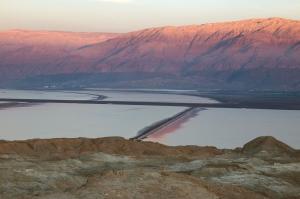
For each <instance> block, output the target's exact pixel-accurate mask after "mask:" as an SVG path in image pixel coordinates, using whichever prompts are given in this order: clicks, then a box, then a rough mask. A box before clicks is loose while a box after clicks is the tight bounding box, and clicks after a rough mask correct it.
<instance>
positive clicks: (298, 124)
mask: <svg viewBox="0 0 300 199" xmlns="http://www.w3.org/2000/svg"><path fill="white" fill-rule="evenodd" d="M265 135H271V136H275V137H276V138H277V139H279V140H281V141H284V142H285V143H287V144H289V145H290V146H293V147H295V148H298V149H299V148H300V111H291V110H258V109H206V110H202V111H199V112H198V113H197V115H194V116H193V117H191V118H187V119H184V120H183V121H178V122H177V123H174V124H172V125H171V126H169V127H168V128H166V129H163V130H161V131H160V132H157V133H156V134H155V135H153V136H151V137H150V138H149V139H148V140H152V141H159V142H162V143H164V144H168V145H201V146H206V145H210V146H217V147H219V148H235V147H240V146H243V145H244V144H245V143H246V142H248V141H250V140H252V139H254V138H256V137H258V136H265Z"/></svg>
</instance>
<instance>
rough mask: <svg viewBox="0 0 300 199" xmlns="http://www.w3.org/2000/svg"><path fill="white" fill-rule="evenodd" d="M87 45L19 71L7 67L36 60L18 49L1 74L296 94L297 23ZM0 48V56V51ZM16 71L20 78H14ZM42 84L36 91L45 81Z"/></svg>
mask: <svg viewBox="0 0 300 199" xmlns="http://www.w3.org/2000/svg"><path fill="white" fill-rule="evenodd" d="M29 34H30V33H29ZM1 40H3V39H1ZM15 40H16V39H14V41H15ZM1 43H2V42H1ZM90 43H91V44H90V45H87V44H84V45H77V47H78V48H76V49H71V50H69V51H68V53H59V56H58V57H57V58H56V59H53V61H51V62H47V64H43V63H42V64H39V63H38V64H36V65H35V67H33V66H32V67H28V68H26V70H25V68H24V66H23V65H17V64H15V61H16V60H22V61H24V62H25V60H28V61H31V59H38V60H43V59H40V58H39V54H38V55H36V56H35V58H31V57H28V56H24V57H22V55H23V54H22V52H27V50H26V49H24V50H23V49H22V48H21V49H18V50H15V51H11V52H10V53H8V54H6V56H5V57H6V59H5V60H6V62H3V61H2V60H1V61H0V70H1V74H2V73H3V72H2V71H4V70H7V71H8V72H9V73H10V74H13V75H15V76H17V77H19V76H22V75H24V74H31V75H32V76H33V75H37V74H38V75H40V74H42V75H48V74H55V73H56V74H73V73H84V74H88V73H93V74H101V77H99V78H97V77H95V76H93V77H92V78H91V79H89V78H88V77H86V76H85V77H84V78H86V80H85V81H81V84H88V85H93V86H116V87H120V86H122V87H165V88H210V89H211V88H213V89H273V90H300V21H295V20H287V19H281V18H269V19H252V20H244V21H236V22H227V23H214V24H204V25H194V26H182V27H162V28H151V29H145V30H142V31H137V32H130V33H126V34H121V35H118V36H116V37H114V38H112V39H109V40H105V41H103V40H102V41H101V39H100V40H99V41H98V42H95V41H93V42H90ZM79 46H80V47H79ZM0 48H1V51H0V52H1V53H0V56H1V57H3V53H2V52H3V48H4V49H7V47H6V46H3V45H1V47H0ZM45 48H47V49H48V47H45ZM25 54H26V53H25ZM16 55H18V56H19V57H17V58H16V57H15V56H16ZM1 59H2V58H1ZM20 69H22V70H25V71H24V72H21V74H20V73H18V71H22V70H20ZM11 71H14V72H11ZM14 73H15V74H14ZM116 73H117V74H118V75H122V74H127V75H128V74H131V73H132V74H134V75H129V78H125V80H124V78H121V79H122V81H118V78H117V79H114V81H109V83H107V81H106V80H107V79H109V78H103V75H105V74H116ZM140 74H143V75H145V74H148V76H147V75H146V76H147V78H142V77H143V75H140ZM24 77H25V76H24ZM47 78H48V79H49V81H44V83H43V84H47V83H49V82H53V81H50V80H51V77H50V76H47V77H46V76H44V79H47ZM37 80H38V79H35V78H31V79H30V80H28V81H29V82H30V83H32V82H35V83H36V82H38V81H37ZM30 83H29V85H30ZM73 83H74V81H73ZM66 85H67V84H66Z"/></svg>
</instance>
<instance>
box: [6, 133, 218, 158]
mask: <svg viewBox="0 0 300 199" xmlns="http://www.w3.org/2000/svg"><path fill="white" fill-rule="evenodd" d="M97 152H102V153H108V154H118V155H128V156H144V155H146V156H180V155H182V156H191V157H192V156H195V157H196V156H198V157H200V156H201V157H213V156H216V155H220V154H222V153H223V152H222V151H221V150H218V149H217V148H215V147H198V146H185V147H181V146H174V147H169V146H165V145H162V144H159V143H152V142H137V141H130V140H126V139H124V138H121V137H108V138H98V139H87V138H74V139H49V140H28V141H2V142H0V154H15V155H20V156H24V155H25V156H26V155H27V156H28V155H29V156H38V157H43V158H50V159H51V158H60V159H61V158H63V159H64V158H70V157H78V156H80V155H82V154H86V153H97Z"/></svg>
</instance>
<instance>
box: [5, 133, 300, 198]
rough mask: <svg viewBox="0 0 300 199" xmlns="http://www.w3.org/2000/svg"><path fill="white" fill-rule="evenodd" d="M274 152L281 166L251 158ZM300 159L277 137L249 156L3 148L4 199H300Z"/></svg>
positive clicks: (60, 146)
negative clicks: (293, 155)
mask: <svg viewBox="0 0 300 199" xmlns="http://www.w3.org/2000/svg"><path fill="white" fill-rule="evenodd" d="M274 149H276V151H277V153H276V154H277V157H276V159H274V160H273V161H269V155H268V154H265V156H263V155H260V156H253V155H249V154H248V153H249V152H251V154H252V153H255V154H256V153H257V152H258V151H262V150H266V151H273V150H274ZM293 151H294V150H293V149H291V148H290V147H288V146H287V145H285V144H283V143H281V142H279V141H277V140H275V139H274V138H271V137H262V138H257V139H255V140H253V141H252V142H250V143H248V144H246V145H245V147H244V148H243V152H242V153H241V152H237V151H235V150H218V149H216V148H214V147H197V146H182V147H169V146H164V145H161V144H157V143H151V142H136V141H128V140H125V139H123V138H118V137H113V138H99V139H86V138H77V139H51V140H28V141H0V198H5V199H21V198H22V199H27V198H28V199H29V198H30V199H31V198H34V199H56V198H68V199H69V198H88V199H102V198H105V199H106V198H107V199H108V198H145V199H146V198H166V199H168V198H170V199H171V198H172V199H174V198H175V199H176V198H187V199H196V198H197V199H202V198H203V199H221V198H222V199H239V198H245V199H253V198H257V199H265V198H272V199H277V198H279V199H290V198H299V196H300V188H299V187H300V181H299V177H300V157H298V158H295V157H294V158H290V157H288V156H286V154H287V153H290V152H293Z"/></svg>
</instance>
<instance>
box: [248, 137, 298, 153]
mask: <svg viewBox="0 0 300 199" xmlns="http://www.w3.org/2000/svg"><path fill="white" fill-rule="evenodd" d="M242 152H243V153H245V154H248V155H265V156H294V155H296V153H297V151H296V150H295V149H293V148H291V147H290V146H288V145H287V144H285V143H283V142H281V141H279V140H277V139H276V138H274V137H272V136H264V137H258V138H256V139H254V140H252V141H250V142H248V143H247V144H245V145H244V147H243V148H242Z"/></svg>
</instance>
